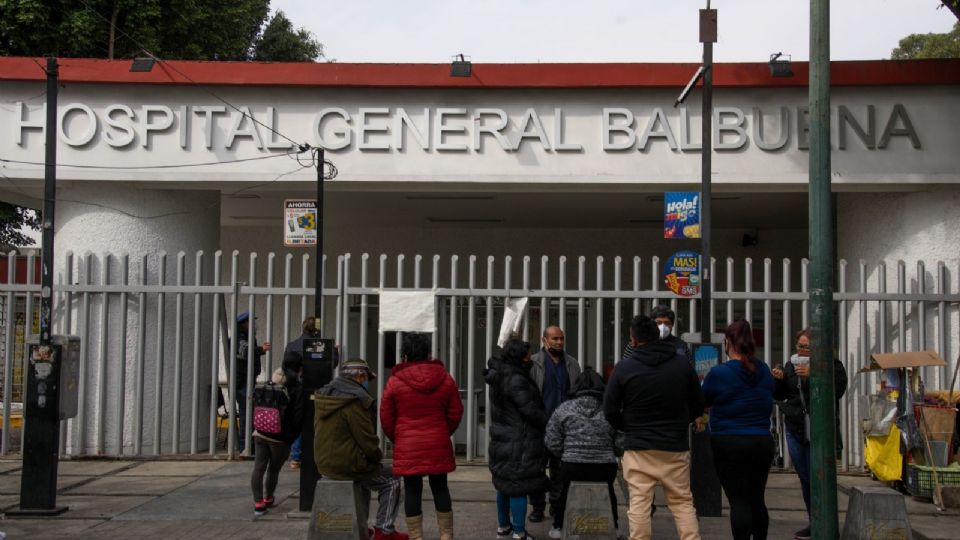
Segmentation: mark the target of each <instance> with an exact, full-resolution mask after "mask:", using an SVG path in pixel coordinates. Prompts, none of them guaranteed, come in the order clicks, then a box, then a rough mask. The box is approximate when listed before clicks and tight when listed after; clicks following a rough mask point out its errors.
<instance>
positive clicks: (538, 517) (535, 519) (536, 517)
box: [514, 509, 543, 536]
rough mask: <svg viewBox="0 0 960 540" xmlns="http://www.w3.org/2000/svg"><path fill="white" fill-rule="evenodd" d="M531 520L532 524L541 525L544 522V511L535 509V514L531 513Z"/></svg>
mask: <svg viewBox="0 0 960 540" xmlns="http://www.w3.org/2000/svg"><path fill="white" fill-rule="evenodd" d="M529 519H530V523H540V522H541V521H543V510H539V509H534V511H533V512H530V518H529ZM514 536H516V535H514Z"/></svg>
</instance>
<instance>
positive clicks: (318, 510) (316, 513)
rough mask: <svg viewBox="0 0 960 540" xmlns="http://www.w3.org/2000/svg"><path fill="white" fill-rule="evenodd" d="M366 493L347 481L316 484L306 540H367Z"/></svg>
mask: <svg viewBox="0 0 960 540" xmlns="http://www.w3.org/2000/svg"><path fill="white" fill-rule="evenodd" d="M369 513H370V492H369V491H366V490H364V489H363V488H362V487H361V486H360V484H358V483H356V482H352V481H349V480H346V481H342V480H327V479H323V480H320V481H319V482H317V491H316V493H315V494H314V497H313V510H312V511H311V513H310V529H309V530H308V532H307V540H321V539H322V540H356V539H358V538H359V539H360V540H368V533H367V518H368V517H369Z"/></svg>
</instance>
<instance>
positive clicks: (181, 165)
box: [0, 150, 310, 171]
mask: <svg viewBox="0 0 960 540" xmlns="http://www.w3.org/2000/svg"><path fill="white" fill-rule="evenodd" d="M303 152H306V150H298V151H296V152H284V153H281V154H271V155H269V156H257V157H251V158H238V159H231V160H227V161H207V162H205V163H170V164H164V165H77V164H71V163H59V162H58V163H57V167H70V168H73V169H98V170H121V171H126V170H141V169H183V168H188V167H209V166H212V165H229V164H231V163H244V162H247V161H260V160H264V159H273V158H278V157H283V156H290V155H296V154H301V153H303ZM0 163H16V164H18V165H35V166H38V167H43V166H45V165H46V164H45V163H42V162H38V161H22V160H17V159H8V158H4V157H0ZM306 166H307V167H309V166H310V165H306Z"/></svg>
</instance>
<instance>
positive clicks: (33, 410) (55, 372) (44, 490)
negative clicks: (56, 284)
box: [8, 56, 67, 515]
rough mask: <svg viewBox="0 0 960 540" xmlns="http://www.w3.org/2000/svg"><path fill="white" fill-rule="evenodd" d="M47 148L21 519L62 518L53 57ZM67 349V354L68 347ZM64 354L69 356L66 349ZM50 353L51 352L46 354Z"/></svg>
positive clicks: (56, 69) (49, 69)
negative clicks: (37, 327) (55, 341)
mask: <svg viewBox="0 0 960 540" xmlns="http://www.w3.org/2000/svg"><path fill="white" fill-rule="evenodd" d="M46 72H47V105H46V109H47V111H46V112H47V114H46V122H47V123H46V126H45V128H44V129H45V136H46V149H45V156H44V162H45V167H44V175H43V177H44V183H43V216H42V218H41V227H42V229H43V237H42V243H43V246H42V251H41V255H40V258H41V261H40V263H41V271H40V344H39V347H36V346H31V352H30V354H29V355H28V356H29V357H30V358H29V359H28V360H29V365H28V366H27V373H26V377H27V389H26V393H27V399H26V403H25V405H24V419H25V422H24V436H23V471H22V473H21V477H20V509H19V510H18V511H13V512H8V513H13V514H18V515H56V514H59V513H62V512H64V511H66V510H67V508H66V507H59V508H58V507H57V466H58V464H59V463H58V462H59V457H60V456H59V452H60V445H59V435H60V393H61V389H60V388H59V387H58V385H59V376H60V369H61V366H62V365H63V359H62V358H58V357H57V356H58V355H57V354H56V353H51V351H53V350H54V349H53V348H52V347H53V340H52V339H51V337H52V336H51V335H50V333H51V322H52V320H51V318H52V313H53V224H54V215H53V214H54V206H55V202H56V186H57V89H58V77H59V66H58V64H57V59H56V58H55V57H52V56H51V57H49V58H47V68H46ZM63 349H66V347H64V348H63ZM57 350H59V352H60V353H61V355H62V353H66V350H60V348H58V349H57ZM41 351H45V352H41Z"/></svg>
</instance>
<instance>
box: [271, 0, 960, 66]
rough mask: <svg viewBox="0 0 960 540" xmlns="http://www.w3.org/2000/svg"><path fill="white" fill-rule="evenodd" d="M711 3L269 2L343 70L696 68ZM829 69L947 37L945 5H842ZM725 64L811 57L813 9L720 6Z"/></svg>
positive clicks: (921, 1) (776, 2)
mask: <svg viewBox="0 0 960 540" xmlns="http://www.w3.org/2000/svg"><path fill="white" fill-rule="evenodd" d="M706 1H707V0H576V1H573V0H353V1H351V2H344V1H330V0H272V2H271V8H272V10H274V11H276V10H282V11H283V12H284V13H285V14H286V15H287V17H288V18H289V19H290V20H291V21H293V24H294V25H295V26H296V27H304V28H306V29H307V30H310V31H311V32H313V33H314V34H315V35H316V36H317V38H318V39H319V40H320V41H321V42H322V43H323V44H324V45H325V46H326V48H327V56H328V57H329V58H332V59H335V60H336V61H338V62H386V63H446V62H449V61H450V60H451V58H452V57H453V56H454V55H456V54H460V53H462V54H464V55H466V56H467V57H468V58H469V59H471V60H472V61H473V62H476V63H526V62H545V63H546V62H698V61H700V59H701V58H702V49H701V46H700V43H699V36H698V32H699V31H698V28H699V26H698V25H699V22H698V21H699V19H698V17H699V16H698V10H699V9H702V8H704V7H706ZM830 3H831V8H830V23H831V37H830V41H831V47H830V48H831V58H832V59H834V60H875V59H882V58H889V57H890V51H891V50H892V49H893V48H894V47H896V46H897V42H898V41H899V40H900V39H901V38H902V37H904V36H906V35H908V34H912V33H928V32H938V33H939V32H947V31H949V30H950V28H951V27H952V25H953V24H954V22H956V17H954V15H953V14H952V13H951V12H950V11H948V10H946V9H937V6H939V5H940V4H941V2H940V0H833V1H832V2H830ZM711 7H712V8H713V9H716V10H717V24H718V34H719V36H718V41H717V43H716V45H714V60H715V61H717V62H760V61H766V60H768V59H769V56H770V54H772V53H776V52H783V53H785V54H789V55H791V56H792V58H793V59H794V60H807V59H808V58H809V26H810V15H809V12H810V2H808V1H805V0H713V1H712V2H711Z"/></svg>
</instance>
